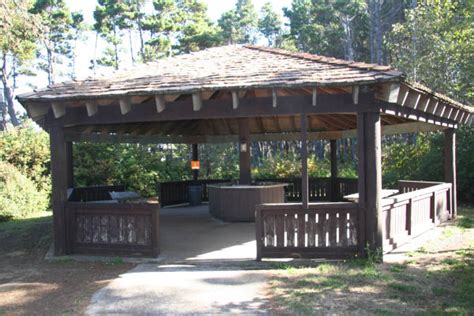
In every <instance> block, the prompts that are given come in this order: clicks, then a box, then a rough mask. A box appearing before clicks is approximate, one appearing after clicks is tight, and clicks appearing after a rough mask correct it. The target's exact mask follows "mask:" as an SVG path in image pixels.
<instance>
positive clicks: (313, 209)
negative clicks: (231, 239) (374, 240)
mask: <svg viewBox="0 0 474 316" xmlns="http://www.w3.org/2000/svg"><path fill="white" fill-rule="evenodd" d="M358 212H359V208H358V205H357V204H355V203H317V204H310V205H309V207H308V209H303V207H302V205H301V204H289V203H287V204H261V205H258V206H257V207H256V223H255V224H256V240H257V260H260V259H261V258H264V257H266V258H271V257H273V258H276V257H285V258H290V257H291V258H295V257H296V258H305V257H308V258H350V257H354V256H355V255H356V254H358V253H359V252H360V244H359V241H358V238H359V237H358V236H359V234H358V231H359V221H358V218H359V216H358Z"/></svg>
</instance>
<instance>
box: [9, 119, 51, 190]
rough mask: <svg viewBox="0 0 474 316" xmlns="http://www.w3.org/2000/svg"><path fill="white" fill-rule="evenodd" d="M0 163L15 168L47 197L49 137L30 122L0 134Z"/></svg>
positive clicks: (49, 183) (48, 183) (48, 184)
mask: <svg viewBox="0 0 474 316" xmlns="http://www.w3.org/2000/svg"><path fill="white" fill-rule="evenodd" d="M0 162H4V163H8V164H11V165H13V166H15V168H16V169H17V170H18V171H19V172H21V173H22V174H23V175H25V176H27V177H28V178H29V179H31V180H32V181H33V182H34V184H35V185H36V188H37V190H38V191H40V192H42V194H44V195H46V196H48V195H49V192H50V191H51V179H50V176H49V163H50V152H49V136H48V134H47V133H46V132H44V131H42V130H38V129H36V128H35V127H34V126H33V123H32V122H31V121H26V122H25V123H23V125H21V126H18V127H16V128H14V129H11V130H9V131H8V132H3V133H0Z"/></svg>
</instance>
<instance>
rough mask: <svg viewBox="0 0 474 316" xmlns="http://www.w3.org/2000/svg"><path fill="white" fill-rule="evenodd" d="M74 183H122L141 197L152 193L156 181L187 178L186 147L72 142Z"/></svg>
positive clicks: (187, 151)
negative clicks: (73, 143)
mask: <svg viewBox="0 0 474 316" xmlns="http://www.w3.org/2000/svg"><path fill="white" fill-rule="evenodd" d="M73 152H74V176H75V181H76V183H75V185H76V186H91V185H112V184H123V185H125V186H126V187H127V188H128V189H130V190H133V191H137V192H139V193H141V194H142V195H144V196H153V195H156V184H157V183H158V182H164V181H179V180H184V179H189V178H190V175H191V173H190V170H189V169H190V168H189V165H188V163H189V158H184V157H186V156H187V155H189V152H190V150H189V146H186V145H181V146H180V145H175V146H172V147H171V148H167V149H166V148H165V147H163V146H143V145H136V144H120V145H108V144H107V145H106V144H91V143H78V144H75V145H74V150H73Z"/></svg>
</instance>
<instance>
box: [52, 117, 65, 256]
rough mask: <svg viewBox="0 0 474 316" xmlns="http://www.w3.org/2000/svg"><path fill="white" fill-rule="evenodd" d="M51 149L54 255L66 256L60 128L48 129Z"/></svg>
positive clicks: (61, 130) (63, 151)
mask: <svg viewBox="0 0 474 316" xmlns="http://www.w3.org/2000/svg"><path fill="white" fill-rule="evenodd" d="M50 149H51V180H52V189H53V190H52V202H53V232H54V254H55V255H56V256H61V255H65V254H68V253H69V252H70V249H68V247H67V245H68V243H67V234H68V232H67V226H66V224H67V223H66V213H65V211H66V209H65V203H66V198H67V196H66V195H67V190H66V186H67V170H66V165H67V164H66V161H67V151H66V142H65V141H64V131H63V129H62V127H59V126H54V127H51V129H50Z"/></svg>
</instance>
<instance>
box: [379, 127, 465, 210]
mask: <svg viewBox="0 0 474 316" xmlns="http://www.w3.org/2000/svg"><path fill="white" fill-rule="evenodd" d="M456 136H457V137H456V138H457V140H456V156H457V157H456V162H457V163H456V169H457V179H458V183H457V185H458V187H457V189H458V199H459V200H460V201H461V202H464V203H472V202H473V201H474V129H473V128H471V127H466V126H464V127H461V128H460V129H459V130H458V131H457V133H456ZM443 148H444V135H443V133H440V132H438V133H427V134H419V135H418V137H417V140H416V143H414V144H410V143H401V142H396V143H385V144H384V146H383V154H384V158H383V162H382V167H383V168H382V170H383V184H384V187H394V188H395V187H397V181H398V180H426V181H444V167H443Z"/></svg>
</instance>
